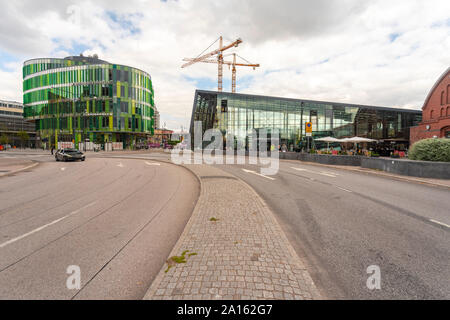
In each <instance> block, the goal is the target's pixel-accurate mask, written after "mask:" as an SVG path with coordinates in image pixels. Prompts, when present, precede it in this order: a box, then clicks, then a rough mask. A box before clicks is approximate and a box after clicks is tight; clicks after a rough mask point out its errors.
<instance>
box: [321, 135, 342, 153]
mask: <svg viewBox="0 0 450 320" xmlns="http://www.w3.org/2000/svg"><path fill="white" fill-rule="evenodd" d="M316 141H322V142H326V143H327V145H328V147H327V149H328V150H329V149H330V143H333V142H341V140H339V139H336V138H333V137H325V138H320V139H316Z"/></svg>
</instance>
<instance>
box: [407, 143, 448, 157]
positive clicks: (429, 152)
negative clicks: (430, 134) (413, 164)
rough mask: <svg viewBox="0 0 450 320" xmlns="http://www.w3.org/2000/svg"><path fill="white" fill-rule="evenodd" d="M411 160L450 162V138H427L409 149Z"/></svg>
mask: <svg viewBox="0 0 450 320" xmlns="http://www.w3.org/2000/svg"><path fill="white" fill-rule="evenodd" d="M408 157H409V159H411V160H421V161H439V162H450V139H426V140H421V141H419V142H416V143H415V144H414V145H413V146H412V147H411V149H410V150H409V153H408Z"/></svg>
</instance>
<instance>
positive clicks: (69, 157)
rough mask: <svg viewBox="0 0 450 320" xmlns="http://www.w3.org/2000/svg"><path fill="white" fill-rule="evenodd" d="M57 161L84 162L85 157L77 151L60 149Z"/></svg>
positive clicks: (57, 153)
mask: <svg viewBox="0 0 450 320" xmlns="http://www.w3.org/2000/svg"><path fill="white" fill-rule="evenodd" d="M55 159H56V161H78V160H81V161H84V160H86V157H85V155H84V154H83V153H82V152H80V151H78V150H77V149H60V150H58V151H56V153H55Z"/></svg>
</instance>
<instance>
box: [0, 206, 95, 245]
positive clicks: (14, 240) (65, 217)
mask: <svg viewBox="0 0 450 320" xmlns="http://www.w3.org/2000/svg"><path fill="white" fill-rule="evenodd" d="M96 203H97V201H95V202H92V203H90V204H88V205H87V206H84V207H82V208H80V209H78V210H75V211H73V212H71V213H69V214H68V215H67V216H64V217H62V218H59V219H57V220H55V221H52V222H50V223H47V224H46V225H43V226H42V227H39V228H37V229H34V230H32V231H30V232H28V233H25V234H23V235H21V236H19V237H17V238H14V239H11V240H8V241H6V242H4V243H2V244H0V248H3V247H6V246H7V245H9V244H11V243H14V242H16V241H19V240H22V239H23V238H26V237H28V236H31V235H32V234H34V233H36V232H39V231H42V230H44V229H45V228H47V227H50V226H52V225H54V224H56V223H58V222H61V221H63V220H65V219H67V218H69V217H71V216H73V215H74V214H77V213H78V212H80V211H81V210H83V209H87V208H89V207H92V206H93V205H94V204H96Z"/></svg>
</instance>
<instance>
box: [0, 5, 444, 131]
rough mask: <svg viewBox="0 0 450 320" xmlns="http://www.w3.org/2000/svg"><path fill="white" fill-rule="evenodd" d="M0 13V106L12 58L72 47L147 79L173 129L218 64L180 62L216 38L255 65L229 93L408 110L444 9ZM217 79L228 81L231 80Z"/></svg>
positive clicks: (434, 72)
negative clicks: (197, 83)
mask: <svg viewBox="0 0 450 320" xmlns="http://www.w3.org/2000/svg"><path fill="white" fill-rule="evenodd" d="M1 5H2V9H3V10H2V12H1V13H0V30H1V31H0V57H1V56H2V55H1V54H2V53H4V54H5V55H8V56H11V55H12V56H14V57H16V61H10V62H7V64H8V68H4V69H0V88H1V91H0V95H1V97H2V98H7V99H14V100H19V101H20V100H21V62H22V61H23V60H26V59H29V58H35V57H43V56H58V57H63V56H66V55H69V53H70V54H79V53H80V52H77V50H81V51H84V53H85V54H92V53H97V54H99V56H100V58H102V59H104V60H108V61H110V62H113V63H120V64H126V65H131V66H135V67H138V68H141V69H143V70H146V71H148V72H149V73H150V74H151V75H152V78H153V83H154V87H155V94H156V103H157V106H158V109H159V110H160V112H161V115H162V122H163V123H164V122H167V124H168V126H170V127H171V128H174V129H179V127H180V125H184V126H185V127H187V126H188V125H189V121H190V116H191V111H192V102H193V97H194V90H195V84H194V83H193V82H192V81H190V80H189V79H192V78H194V79H200V78H202V79H205V78H206V79H210V81H211V83H215V82H216V81H217V80H216V79H217V71H216V70H217V66H215V65H209V64H204V65H203V64H197V65H193V66H191V67H189V68H187V69H180V66H181V64H182V61H181V60H182V59H183V58H184V57H195V56H196V55H198V54H199V53H200V52H201V51H202V50H203V49H205V48H206V47H207V46H208V45H209V44H210V43H211V42H212V41H213V40H214V39H215V38H217V37H218V36H219V35H220V34H223V35H224V37H225V38H226V39H228V40H231V41H232V40H234V39H235V38H237V37H242V38H243V40H244V43H243V44H242V45H241V46H240V48H239V49H238V53H239V54H240V55H241V56H243V57H245V58H247V59H248V60H250V61H252V62H256V63H260V64H261V68H259V69H257V70H256V71H253V70H251V69H250V68H248V69H247V68H239V69H238V88H239V84H240V87H244V89H243V90H241V92H242V91H243V92H245V93H255V94H266V95H275V96H286V97H297V98H309V99H318V100H328V101H341V102H351V103H361V104H368V105H382V106H396V107H405V108H411V107H415V108H419V107H421V106H422V103H423V100H424V99H425V96H426V95H427V93H428V90H429V89H430V88H431V86H432V85H433V84H434V81H435V80H436V79H437V78H438V77H439V75H440V74H441V73H442V72H443V71H444V70H445V69H446V68H447V67H448V66H449V55H448V52H449V49H450V15H449V12H450V3H449V2H448V1H445V0H442V1H441V0H431V1H420V0H400V1H385V0H379V1H366V0H364V1H361V0H345V1H339V2H338V1H325V0H318V1H314V2H312V1H306V0H303V1H295V0H292V1H288V0H285V1H279V2H277V3H276V4H275V3H274V2H273V1H270V0H259V1H256V0H244V1H242V0H228V1H210V0H184V1H173V0H169V1H167V2H163V1H145V0H129V1H106V0H100V1H92V0H83V1H77V2H75V1H70V0H64V1H46V2H44V3H43V2H38V1H31V0H30V1H2V3H1ZM73 5H76V6H77V7H73ZM74 8H75V9H77V8H79V10H78V11H77V10H75V11H74V10H73V9H74ZM74 12H75V15H74ZM136 31H139V32H136ZM394 39H395V40H394ZM392 40H394V41H392ZM5 64H6V63H3V64H0V66H4V65H5ZM224 72H225V76H226V77H227V78H229V77H230V74H231V72H229V71H228V69H227V68H225V70H224ZM250 80H251V81H250ZM225 90H229V88H227V87H225Z"/></svg>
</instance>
